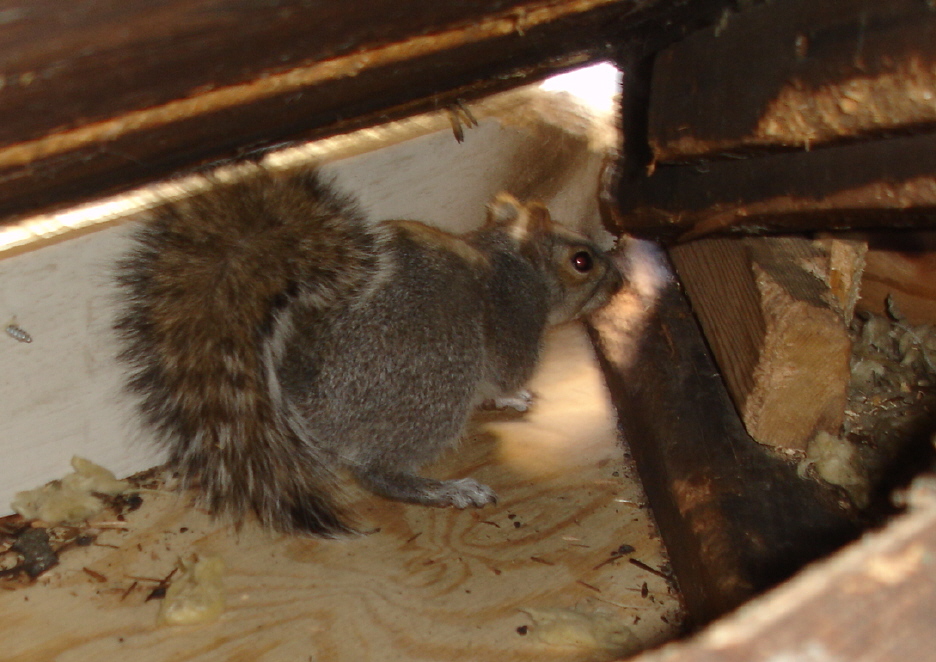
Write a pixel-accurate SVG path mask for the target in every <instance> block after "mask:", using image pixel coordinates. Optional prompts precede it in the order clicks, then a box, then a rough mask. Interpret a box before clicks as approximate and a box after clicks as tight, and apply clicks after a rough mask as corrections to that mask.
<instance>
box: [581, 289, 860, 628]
mask: <svg viewBox="0 0 936 662" xmlns="http://www.w3.org/2000/svg"><path fill="white" fill-rule="evenodd" d="M626 296H627V295H626V293H625V294H624V295H622V297H623V298H622V297H618V299H617V300H615V301H614V302H612V304H611V306H610V307H609V308H607V309H606V310H604V311H602V312H601V313H600V314H599V315H598V316H597V317H596V318H595V319H594V320H593V325H594V326H593V334H594V337H595V339H596V346H597V347H598V348H599V358H600V361H601V363H602V367H603V368H604V370H605V376H606V378H607V381H608V385H609V387H610V389H611V394H612V399H613V401H614V404H615V406H616V407H617V410H618V418H619V425H620V426H621V428H622V431H623V434H624V438H625V439H626V441H627V444H628V446H629V448H630V449H631V452H632V453H633V456H634V459H635V462H636V464H637V468H638V470H639V472H640V475H641V478H642V479H643V483H644V486H645V489H646V490H647V494H648V497H649V499H650V505H651V506H652V507H653V512H654V516H655V517H656V519H657V521H658V523H659V526H660V531H661V533H662V535H663V540H664V542H665V543H666V547H667V549H668V551H669V554H670V558H671V561H672V564H673V569H674V571H675V573H676V577H677V578H678V580H679V585H680V589H681V592H682V595H683V596H684V598H685V601H686V604H687V607H688V609H689V612H690V615H691V616H692V618H693V619H694V622H695V623H696V624H701V623H705V622H707V621H709V620H711V619H713V618H715V617H717V616H720V615H721V614H724V613H726V612H727V611H729V610H731V609H733V608H735V607H737V606H738V605H739V604H741V603H742V602H744V601H745V600H747V599H749V598H751V597H753V596H754V595H755V594H757V593H759V592H761V591H763V590H764V589H766V588H768V587H770V586H773V585H774V584H776V583H777V582H779V581H781V580H783V579H786V578H787V577H789V576H790V575H791V574H792V573H793V572H794V571H796V570H797V569H799V568H800V567H802V566H803V565H804V564H805V563H807V562H809V561H812V560H813V559H816V558H818V557H820V556H822V555H823V554H826V553H828V552H830V551H831V550H833V549H835V548H836V547H838V546H839V545H841V544H843V543H844V542H846V541H847V540H849V539H850V538H851V537H853V536H854V535H856V528H855V527H854V526H853V524H852V522H851V520H850V516H849V514H848V512H847V511H846V510H845V509H844V508H843V506H842V504H841V503H840V499H839V498H838V496H837V493H835V492H833V491H832V490H830V489H829V488H827V487H824V486H821V485H820V484H819V483H816V482H813V481H809V480H804V479H802V478H800V477H798V476H797V473H796V466H795V464H793V463H792V462H790V461H788V460H785V459H781V458H780V457H779V456H777V455H776V454H774V453H772V452H771V451H769V450H767V449H766V448H764V447H762V446H760V445H759V444H757V443H756V442H755V441H754V440H753V439H751V438H750V437H749V436H748V435H747V433H746V432H745V430H744V426H743V425H742V423H741V421H740V419H739V418H738V415H737V413H736V411H735V409H734V406H733V405H732V403H731V400H730V398H729V396H728V393H727V391H726V390H725V386H724V384H723V382H722V380H721V377H720V375H719V374H718V370H717V368H716V367H715V363H714V362H713V360H712V358H711V356H710V355H709V352H708V350H707V348H706V344H705V341H704V339H703V338H702V335H701V332H700V330H699V328H698V325H697V324H696V321H695V318H694V317H693V315H692V311H691V310H690V308H689V305H688V303H687V301H686V299H685V296H684V295H683V294H682V292H681V291H680V290H679V288H678V286H677V285H676V284H672V285H670V286H669V287H668V289H667V290H665V291H664V293H663V295H662V297H661V299H660V303H659V305H658V307H657V309H656V313H655V314H654V316H653V318H651V320H650V321H649V323H648V326H647V327H646V329H645V330H644V333H642V334H638V335H637V336H636V337H632V334H633V331H632V328H631V327H632V326H633V319H632V313H633V311H632V310H631V309H630V308H629V302H628V301H627V298H626ZM631 343H637V344H634V345H632V344H631Z"/></svg>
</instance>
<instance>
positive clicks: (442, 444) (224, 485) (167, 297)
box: [115, 164, 624, 537]
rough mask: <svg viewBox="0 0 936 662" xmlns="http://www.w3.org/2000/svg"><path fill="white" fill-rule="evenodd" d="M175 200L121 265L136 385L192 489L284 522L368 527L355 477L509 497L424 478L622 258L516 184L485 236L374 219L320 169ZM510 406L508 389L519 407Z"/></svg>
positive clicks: (418, 490)
mask: <svg viewBox="0 0 936 662" xmlns="http://www.w3.org/2000/svg"><path fill="white" fill-rule="evenodd" d="M206 177H207V178H208V180H209V181H208V184H209V186H208V187H207V190H205V191H202V192H200V193H196V194H194V195H193V196H191V197H189V198H186V199H183V200H180V201H174V202H164V203H163V204H161V205H160V206H159V207H158V208H156V209H155V210H154V211H151V212H150V213H149V217H148V218H146V219H145V220H144V221H143V224H142V226H141V227H140V228H139V229H138V231H137V234H136V235H135V237H134V240H133V242H134V244H133V248H132V249H131V251H130V252H129V253H128V254H127V255H126V256H125V257H124V258H123V259H122V260H121V261H120V263H119V264H118V267H117V276H116V277H117V282H118V286H119V289H120V291H121V292H122V294H123V303H122V308H121V312H120V315H119V318H118V319H117V321H116V322H115V328H116V330H117V332H118V335H119V338H120V340H121V343H122V350H121V354H120V358H121V359H122V361H124V362H125V363H126V364H127V365H128V368H129V370H128V378H127V388H128V390H129V391H130V392H131V393H132V394H134V395H135V396H137V400H138V408H139V411H140V413H141V415H142V419H143V421H144V422H145V423H146V424H148V425H149V426H150V427H151V428H153V429H154V431H155V432H156V436H157V438H158V439H159V441H160V443H161V444H162V446H163V447H164V448H165V449H166V450H167V451H168V453H167V455H168V466H169V467H170V468H171V469H173V470H174V471H175V472H177V474H178V475H179V477H180V482H181V484H182V486H183V487H195V488H197V490H198V492H199V493H200V496H201V499H202V501H203V503H204V505H205V506H206V507H207V508H208V509H209V510H210V511H211V512H212V513H216V514H222V515H228V516H233V518H234V519H235V520H236V521H238V522H239V521H241V520H242V519H243V517H244V516H245V515H247V514H248V513H249V512H251V511H252V512H253V513H255V515H256V516H257V517H258V519H259V520H260V522H261V523H262V524H264V525H266V526H267V527H269V528H272V529H275V530H280V531H283V532H289V533H311V534H317V535H321V536H326V537H334V536H337V535H340V534H345V533H351V532H354V530H355V529H354V528H353V527H352V525H350V524H349V523H348V517H347V516H346V514H345V513H344V512H343V509H342V508H341V507H340V505H339V504H340V500H339V498H338V496H339V495H340V493H341V490H340V482H339V479H338V476H339V475H340V474H341V473H343V472H350V474H351V475H352V476H353V477H354V478H355V479H356V480H357V481H358V482H359V483H360V484H361V485H362V486H363V487H364V488H366V489H367V490H369V491H371V492H373V493H376V494H377V495H380V496H383V497H386V498H389V499H394V500H399V501H403V502H409V503H416V504H424V505H429V506H441V507H445V506H454V507H456V508H465V507H468V506H475V507H482V506H484V505H485V504H488V503H493V502H495V501H496V496H495V494H494V492H493V491H492V490H491V489H490V488H489V487H487V486H486V485H482V484H481V483H479V482H477V481H475V480H473V479H471V478H465V479H460V480H433V479H430V478H425V477H422V476H420V475H419V474H418V473H417V472H418V470H419V469H420V468H421V467H422V466H423V465H425V464H426V463H428V462H430V461H431V460H433V459H434V458H435V457H437V456H438V455H439V453H440V452H442V451H443V450H445V449H447V448H451V447H453V446H455V445H456V444H457V442H458V440H459V438H460V437H461V436H462V433H463V432H464V429H465V427H466V424H467V421H468V418H469V415H470V414H471V413H472V411H473V410H474V409H475V407H476V406H478V405H479V404H480V403H481V402H482V401H489V400H491V399H493V398H496V397H499V396H507V397H508V398H509V396H512V395H514V394H516V393H517V392H518V390H520V389H522V387H523V385H524V384H525V382H526V381H527V380H528V379H529V377H530V376H531V374H532V372H533V369H534V366H535V365H536V362H537V357H538V354H539V351H540V345H541V343H542V340H543V334H544V330H545V329H546V328H547V326H549V325H552V324H558V323H562V322H566V321H569V320H572V319H575V318H577V317H580V316H582V315H584V314H586V313H588V312H590V311H592V310H594V309H597V308H598V307H600V306H602V305H603V304H604V303H606V302H607V301H608V300H609V299H610V297H611V296H612V295H613V294H614V293H615V292H616V291H618V290H619V289H620V288H621V287H622V286H623V284H624V278H623V276H622V273H621V271H620V270H619V268H618V267H616V266H615V264H614V262H613V261H612V260H611V259H610V258H609V257H608V256H607V255H605V254H604V253H603V252H602V251H601V250H600V249H599V248H598V247H597V246H596V245H595V244H594V243H593V242H592V241H590V240H589V239H587V238H586V237H585V236H583V235H581V234H579V233H576V232H573V231H571V230H569V229H566V228H564V227H563V226H561V225H560V224H558V223H556V222H554V221H553V220H552V219H551V218H550V215H549V213H548V211H547V210H546V208H545V207H544V206H542V205H539V204H521V203H520V202H518V201H517V200H516V199H515V198H513V197H512V196H510V195H509V194H500V195H499V196H497V198H496V199H495V200H494V201H493V202H492V203H491V204H490V206H489V208H488V217H487V221H486V223H485V224H484V225H483V227H481V228H480V229H477V230H474V231H471V232H468V233H465V234H462V235H455V234H449V233H447V232H444V231H442V230H439V229H436V228H434V227H431V226H429V225H425V224H423V223H420V222H417V221H408V220H400V221H394V220H390V221H383V222H379V223H370V222H368V221H366V220H365V218H364V217H363V215H362V214H361V213H360V211H359V210H358V208H357V207H356V203H355V202H354V201H353V200H352V199H350V198H349V197H347V196H346V195H344V194H342V193H340V192H338V191H336V190H334V187H333V186H332V185H331V184H330V183H328V182H326V181H325V179H324V178H323V177H322V176H321V175H320V173H319V172H318V170H317V169H316V168H311V167H310V168H305V169H300V170H299V171H294V172H290V173H285V172H274V171H271V170H269V169H268V168H266V167H264V166H262V165H259V164H254V165H252V166H250V167H249V168H248V174H247V175H246V176H244V177H241V178H236V179H233V180H231V179H230V178H228V179H224V180H222V178H220V177H219V176H217V175H206ZM508 401H509V400H508Z"/></svg>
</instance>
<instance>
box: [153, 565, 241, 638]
mask: <svg viewBox="0 0 936 662" xmlns="http://www.w3.org/2000/svg"><path fill="white" fill-rule="evenodd" d="M182 570H183V572H182V576H181V577H179V578H178V579H176V580H174V581H173V582H172V584H170V586H169V588H168V589H167V590H166V597H165V599H164V600H163V601H162V603H161V604H160V606H159V614H158V616H157V618H156V622H157V623H158V624H159V625H196V624H199V623H211V622H213V621H216V620H217V619H218V617H220V616H221V613H222V612H223V611H224V584H223V583H222V577H223V575H224V561H222V560H221V557H219V556H206V557H203V558H200V559H198V560H197V561H195V562H194V563H192V564H191V565H183V567H182Z"/></svg>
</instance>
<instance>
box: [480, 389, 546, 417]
mask: <svg viewBox="0 0 936 662" xmlns="http://www.w3.org/2000/svg"><path fill="white" fill-rule="evenodd" d="M533 400H534V398H533V394H532V393H530V392H529V391H528V390H526V389H525V388H524V389H520V390H519V391H517V392H516V393H514V394H513V395H505V396H502V397H499V398H492V399H491V400H486V401H485V403H484V404H485V405H488V406H490V407H492V408H494V409H513V410H515V411H519V412H527V411H529V410H530V408H531V407H532V406H533Z"/></svg>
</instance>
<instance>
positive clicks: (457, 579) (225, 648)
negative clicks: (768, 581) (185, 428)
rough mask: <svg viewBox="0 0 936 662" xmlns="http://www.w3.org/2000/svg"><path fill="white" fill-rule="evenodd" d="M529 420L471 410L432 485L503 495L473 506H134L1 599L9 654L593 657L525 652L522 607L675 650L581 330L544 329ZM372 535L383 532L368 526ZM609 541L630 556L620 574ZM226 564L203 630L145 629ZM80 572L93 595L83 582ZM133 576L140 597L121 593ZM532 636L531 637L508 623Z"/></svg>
mask: <svg viewBox="0 0 936 662" xmlns="http://www.w3.org/2000/svg"><path fill="white" fill-rule="evenodd" d="M531 387H532V388H531V390H533V391H534V393H535V394H536V396H537V400H536V405H535V407H534V409H533V410H532V411H531V412H530V413H528V414H526V415H522V416H521V415H508V414H502V413H499V412H497V413H484V414H482V415H481V417H480V418H479V420H478V422H477V426H476V429H475V432H474V434H473V435H472V438H471V439H469V440H468V441H466V444H465V446H464V447H463V448H462V449H461V450H460V451H459V452H457V453H452V454H451V455H449V456H448V457H446V458H445V460H444V462H442V463H441V464H440V465H439V466H437V467H434V468H433V469H431V470H430V471H429V472H428V473H431V474H433V475H438V476H449V475H458V476H461V475H468V474H471V475H472V476H475V477H477V478H478V479H479V480H482V481H485V482H487V483H488V484H490V485H491V486H492V487H493V488H494V489H495V490H497V492H498V494H499V496H500V500H499V502H498V504H497V505H496V506H494V507H490V506H489V507H487V508H485V509H483V510H466V511H454V510H436V509H426V508H420V507H415V506H406V505H402V504H396V503H389V502H386V501H383V500H381V499H378V498H376V497H372V496H369V495H363V494H359V495H357V496H355V497H354V498H355V502H356V505H355V510H356V511H357V513H358V516H359V521H360V523H361V525H362V529H365V530H367V529H373V530H374V532H373V533H370V534H368V535H363V536H361V537H358V538H355V539H351V540H344V541H321V540H312V539H300V538H294V537H287V536H281V535H273V534H269V533H266V532H263V531H261V530H259V529H258V528H257V527H256V526H254V525H253V524H252V523H247V524H245V525H244V526H243V527H242V528H241V530H240V532H239V533H238V532H235V530H234V529H233V527H232V526H230V525H229V524H226V523H224V522H213V521H212V520H211V519H210V518H209V517H208V516H207V515H206V514H205V513H203V512H202V511H201V510H199V509H198V508H195V507H193V506H192V504H191V497H190V495H181V496H179V495H175V494H173V493H168V492H163V493H144V497H145V503H144V505H143V507H142V508H140V509H139V510H138V511H135V512H132V513H130V514H129V515H128V516H127V519H128V523H129V528H128V529H127V530H126V531H119V530H115V531H109V532H106V533H104V534H102V535H101V536H100V537H99V538H98V544H96V545H93V546H91V547H87V548H73V549H71V550H69V551H68V552H66V553H64V554H63V558H62V563H61V565H59V566H58V567H56V568H54V569H52V570H50V571H49V572H48V573H47V574H46V575H43V576H42V577H41V578H40V579H39V580H38V581H37V582H36V583H35V584H34V585H32V586H28V587H25V588H19V589H16V590H7V591H0V623H2V624H3V626H2V641H3V643H2V651H0V657H2V658H3V659H5V660H10V661H16V662H26V661H32V660H35V661H37V662H38V661H40V660H41V661H42V662H46V661H50V660H55V661H57V662H80V661H84V660H122V659H123V660H132V662H145V661H149V660H153V661H168V660H173V661H181V660H198V661H200V662H202V661H205V662H207V661H210V660H224V661H225V662H230V661H237V660H244V661H248V660H249V661H251V662H253V661H257V660H264V661H278V660H303V661H304V660H317V661H318V660H322V661H324V660H356V661H357V660H407V661H410V660H440V661H441V660H445V661H448V660H453V661H454V660H498V661H505V662H509V661H512V660H518V661H519V660H600V659H608V656H607V654H604V653H594V652H589V651H586V650H583V649H580V648H573V647H566V646H555V645H548V644H545V643H542V642H541V641H538V640H537V639H536V636H535V634H536V633H535V630H536V629H535V627H533V626H532V622H531V619H530V617H529V616H528V615H527V614H525V613H523V612H522V611H521V610H522V609H524V608H530V607H532V608H565V609H575V610H578V611H581V612H584V613H588V614H595V613H598V614H603V615H605V616H610V617H612V618H614V619H618V620H620V621H621V622H622V623H623V624H625V625H627V626H629V627H630V628H631V629H632V630H633V632H634V633H635V634H636V635H637V637H638V638H639V639H640V640H641V642H643V643H644V644H652V643H657V642H659V641H661V640H662V639H665V638H668V637H670V636H672V634H673V632H674V630H675V626H676V623H677V621H678V618H679V617H678V610H679V605H678V601H677V599H676V598H675V596H674V595H673V594H672V593H671V591H670V590H669V588H668V586H667V583H666V581H665V580H664V579H663V578H661V577H660V576H658V575H656V574H653V573H652V572H649V571H647V570H645V569H642V568H640V567H638V566H637V565H634V564H632V563H629V562H628V558H633V559H637V560H639V561H642V562H643V563H645V564H647V565H648V566H650V567H651V568H654V569H659V568H660V567H662V565H663V564H664V563H665V558H664V557H663V556H662V555H661V554H662V550H661V543H660V541H659V539H658V537H657V534H656V532H655V529H654V526H653V523H652V521H651V519H650V516H649V512H648V510H647V509H646V508H645V506H644V496H643V493H642V490H641V488H640V486H639V484H638V482H637V479H636V477H635V475H634V474H633V472H632V470H631V468H630V466H629V464H628V462H627V461H626V459H625V450H624V449H623V448H622V446H621V444H620V441H619V438H618V435H617V432H616V425H615V420H614V417H613V414H612V413H611V411H612V410H611V407H610V404H609V403H608V399H607V396H606V394H605V391H604V387H603V384H602V381H601V378H600V375H599V372H598V370H597V367H596V366H595V365H594V361H593V360H592V358H591V357H590V347H589V345H588V342H587V340H586V338H585V336H584V334H583V332H582V330H581V328H580V327H578V326H575V325H572V326H568V327H564V328H561V329H558V330H557V331H556V332H555V333H554V334H553V336H552V338H551V339H550V343H549V344H548V346H547V352H546V357H545V360H544V362H543V365H542V366H541V370H540V371H539V373H538V374H537V376H536V378H535V379H534V381H533V383H532V384H531ZM376 529H379V530H376ZM622 545H630V546H632V547H633V548H634V551H633V552H631V553H630V554H628V555H625V556H621V557H619V558H616V559H615V560H611V561H609V559H611V558H612V552H614V551H615V550H617V549H619V548H620V547H621V546H622ZM193 553H197V554H199V555H203V556H204V555H220V556H221V557H222V558H223V560H224V562H225V565H226V571H225V575H224V585H225V593H226V599H227V608H226V611H225V612H224V613H223V615H222V616H221V618H220V620H219V621H217V622H215V623H213V624H206V625H199V626H175V627H165V626H163V627H158V626H157V625H156V613H157V610H158V602H157V601H149V602H147V601H145V598H146V596H147V594H148V593H149V592H150V591H151V590H152V588H153V587H154V586H155V583H154V582H152V581H144V580H141V579H134V578H141V577H142V578H152V579H159V578H162V577H165V576H166V575H167V574H169V572H170V571H171V570H172V568H173V567H174V566H175V565H176V564H177V562H178V560H179V559H180V558H184V559H188V558H190V557H191V555H192V554H193ZM84 568H87V569H89V570H91V571H92V573H98V574H100V575H101V576H103V577H104V578H106V581H103V582H102V581H98V580H96V579H95V578H94V577H93V576H92V574H89V573H88V572H87V571H86V570H84ZM134 582H136V584H134ZM522 626H527V633H526V635H521V634H520V633H519V632H518V628H522Z"/></svg>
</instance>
